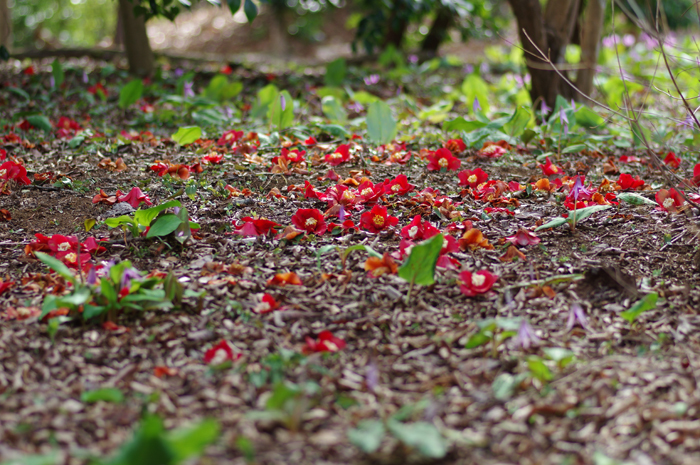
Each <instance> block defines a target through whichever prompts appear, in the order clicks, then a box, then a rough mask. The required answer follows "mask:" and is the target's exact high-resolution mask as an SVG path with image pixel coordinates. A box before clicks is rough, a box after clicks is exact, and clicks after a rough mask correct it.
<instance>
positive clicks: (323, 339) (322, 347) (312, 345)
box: [301, 330, 346, 354]
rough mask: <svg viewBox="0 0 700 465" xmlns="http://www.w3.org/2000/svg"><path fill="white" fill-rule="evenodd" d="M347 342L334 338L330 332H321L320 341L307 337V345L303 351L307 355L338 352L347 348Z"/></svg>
mask: <svg viewBox="0 0 700 465" xmlns="http://www.w3.org/2000/svg"><path fill="white" fill-rule="evenodd" d="M345 345H346V344H345V341H344V340H342V339H340V338H339V337H336V336H333V333H331V332H330V331H327V330H326V331H321V333H320V334H319V335H318V339H317V340H314V339H312V338H310V337H309V336H307V337H306V344H304V347H303V348H302V349H301V350H302V352H304V353H305V354H309V353H313V352H338V351H339V350H342V349H344V348H345Z"/></svg>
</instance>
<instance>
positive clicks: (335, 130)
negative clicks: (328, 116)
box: [318, 124, 350, 139]
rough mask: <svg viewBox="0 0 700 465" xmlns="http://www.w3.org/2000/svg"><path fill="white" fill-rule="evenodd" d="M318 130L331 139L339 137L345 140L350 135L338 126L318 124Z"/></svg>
mask: <svg viewBox="0 0 700 465" xmlns="http://www.w3.org/2000/svg"><path fill="white" fill-rule="evenodd" d="M318 128H319V129H320V130H321V131H323V132H327V133H328V134H330V135H331V136H333V137H340V138H346V139H347V138H348V137H350V133H349V132H348V131H347V129H345V128H344V127H343V126H340V125H338V124H319V125H318Z"/></svg>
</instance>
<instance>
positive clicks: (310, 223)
mask: <svg viewBox="0 0 700 465" xmlns="http://www.w3.org/2000/svg"><path fill="white" fill-rule="evenodd" d="M317 223H318V221H316V220H315V219H314V218H307V219H306V221H305V222H304V225H305V226H306V227H307V228H313V227H314V226H316V224H317Z"/></svg>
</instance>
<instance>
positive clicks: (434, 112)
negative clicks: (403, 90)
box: [418, 100, 454, 124]
mask: <svg viewBox="0 0 700 465" xmlns="http://www.w3.org/2000/svg"><path fill="white" fill-rule="evenodd" d="M453 106H454V103H453V102H452V101H450V100H443V101H440V102H438V103H436V104H435V105H431V106H430V107H428V108H426V109H425V110H423V111H421V112H420V113H418V118H419V119H420V120H421V121H429V122H431V123H433V124H436V123H440V122H441V121H444V120H445V118H447V114H448V112H449V111H450V110H452V107H453Z"/></svg>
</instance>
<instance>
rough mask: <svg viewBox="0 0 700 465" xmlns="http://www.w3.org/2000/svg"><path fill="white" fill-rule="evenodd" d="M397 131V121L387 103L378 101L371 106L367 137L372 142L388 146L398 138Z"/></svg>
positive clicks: (368, 113)
mask: <svg viewBox="0 0 700 465" xmlns="http://www.w3.org/2000/svg"><path fill="white" fill-rule="evenodd" d="M397 130H398V127H397V125H396V120H395V119H394V117H393V115H392V114H391V108H390V107H389V105H387V103H386V102H383V101H381V100H378V101H376V102H374V103H372V104H370V106H369V109H368V110H367V135H368V136H369V139H370V140H371V141H372V142H374V143H376V144H380V145H382V144H388V143H390V142H391V141H392V140H394V137H396V132H397Z"/></svg>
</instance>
